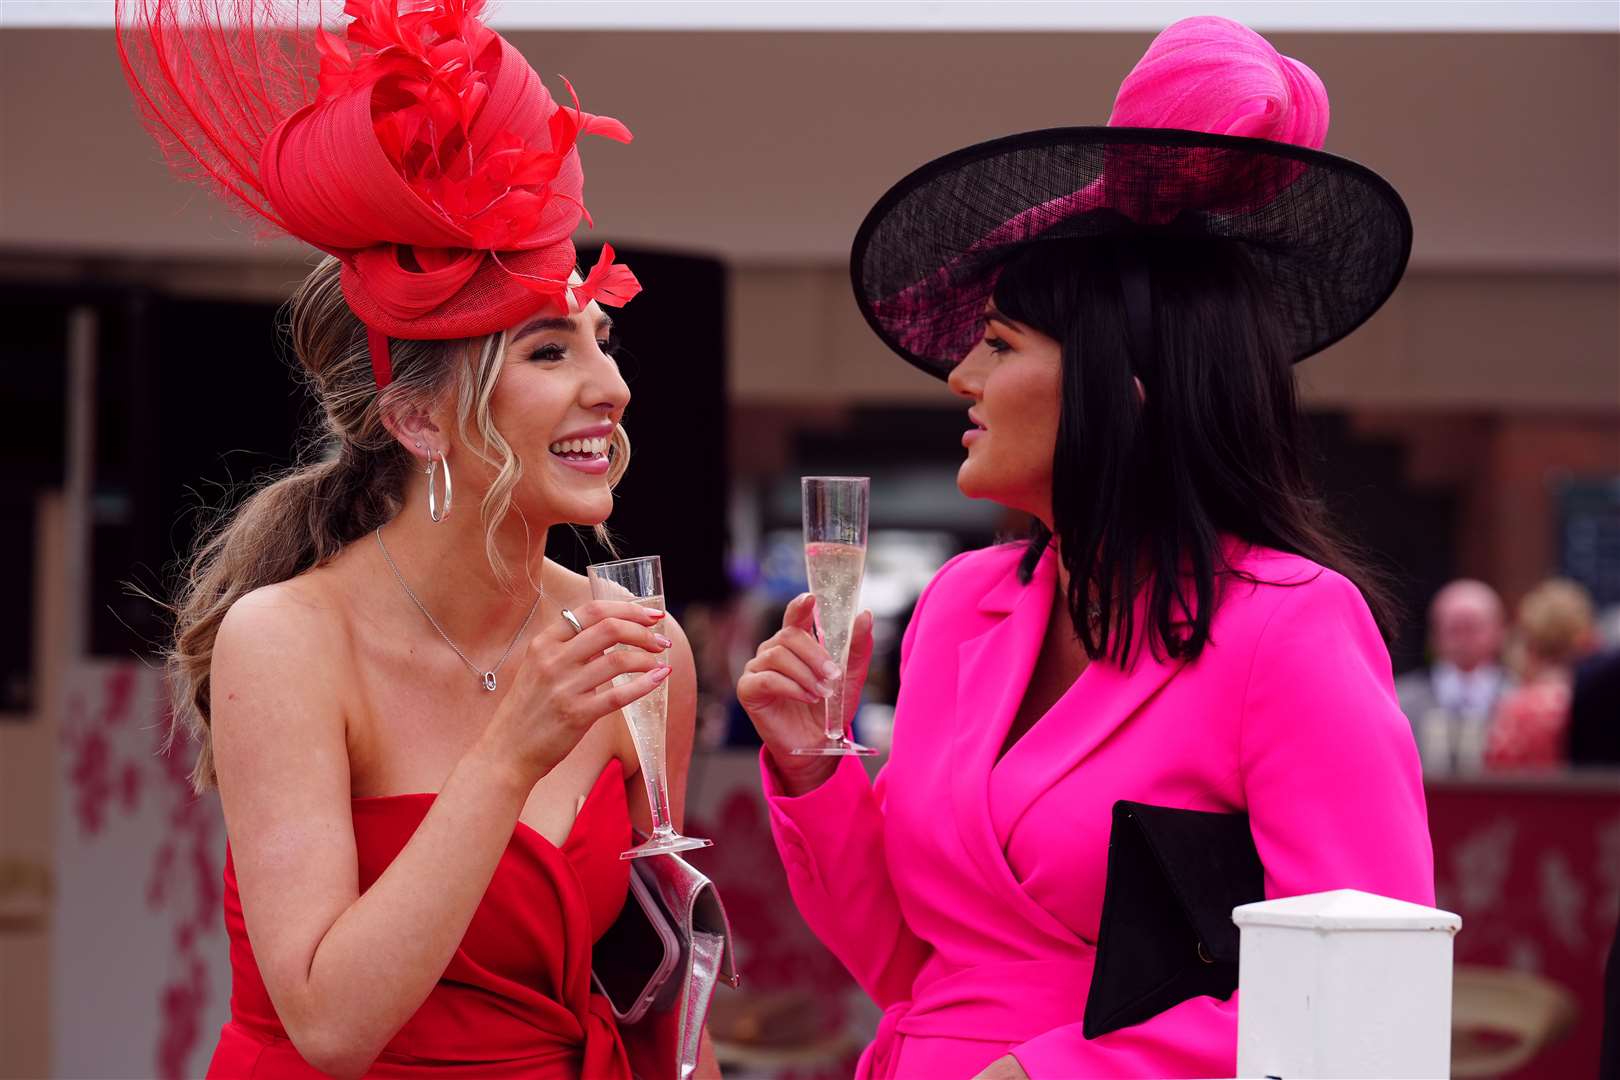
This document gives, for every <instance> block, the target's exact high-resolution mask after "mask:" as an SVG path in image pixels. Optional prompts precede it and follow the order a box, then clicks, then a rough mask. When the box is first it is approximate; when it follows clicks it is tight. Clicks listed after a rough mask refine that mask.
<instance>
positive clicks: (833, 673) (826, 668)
mask: <svg viewBox="0 0 1620 1080" xmlns="http://www.w3.org/2000/svg"><path fill="white" fill-rule="evenodd" d="M821 673H822V674H823V675H825V676H827V678H829V679H836V678H838V665H837V664H835V663H833V662H832V661H831V660H829V661H827V662H826V663H825V664H822V665H821Z"/></svg>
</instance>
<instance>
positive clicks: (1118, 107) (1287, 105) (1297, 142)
mask: <svg viewBox="0 0 1620 1080" xmlns="http://www.w3.org/2000/svg"><path fill="white" fill-rule="evenodd" d="M1108 126H1109V127H1150V128H1181V129H1183V130H1186V131H1205V132H1209V133H1211V134H1215V135H1243V136H1247V137H1249V138H1255V139H1271V140H1273V141H1274V142H1284V143H1291V144H1293V145H1294V146H1305V147H1309V148H1311V149H1312V150H1320V149H1321V148H1322V143H1323V141H1324V140H1325V139H1326V138H1327V129H1328V96H1327V89H1326V88H1325V87H1324V86H1323V85H1322V80H1321V79H1319V78H1317V76H1316V72H1314V71H1312V70H1311V69H1310V68H1308V67H1306V66H1305V65H1304V64H1302V63H1300V62H1299V61H1298V60H1295V59H1293V58H1291V57H1287V56H1284V55H1282V54H1281V53H1279V52H1278V51H1277V50H1276V49H1274V48H1272V46H1271V43H1270V42H1269V41H1267V40H1266V39H1265V38H1263V37H1261V36H1260V35H1259V34H1257V33H1255V32H1254V31H1253V30H1250V29H1249V28H1248V27H1247V26H1244V25H1243V24H1242V23H1237V22H1233V21H1232V20H1231V19H1222V18H1219V17H1217V16H1214V15H1200V16H1197V17H1195V18H1191V19H1182V20H1181V21H1180V22H1178V23H1175V24H1173V25H1171V26H1169V27H1166V28H1165V30H1164V31H1163V32H1162V33H1161V34H1159V36H1158V37H1156V38H1154V39H1153V44H1151V45H1149V46H1148V50H1147V52H1146V53H1145V54H1144V55H1143V56H1142V59H1141V60H1139V61H1137V64H1136V66H1135V67H1134V68H1132V69H1131V73H1130V74H1129V75H1127V76H1126V77H1125V81H1124V82H1123V83H1122V84H1120V88H1119V95H1118V96H1117V97H1115V99H1114V111H1113V113H1112V115H1110V116H1109V117H1108Z"/></svg>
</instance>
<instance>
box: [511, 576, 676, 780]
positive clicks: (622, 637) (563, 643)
mask: <svg viewBox="0 0 1620 1080" xmlns="http://www.w3.org/2000/svg"><path fill="white" fill-rule="evenodd" d="M573 613H574V617H575V618H577V619H578V620H579V624H580V626H581V628H582V629H580V630H578V631H576V630H575V629H574V628H573V626H572V625H571V624H569V623H568V621H567V620H565V619H563V618H562V617H560V616H553V621H552V623H551V625H549V626H547V627H546V629H544V630H542V631H541V632H540V633H538V634H536V635H535V636H534V637H532V638H530V639H529V644H528V646H527V647H526V648H525V649H524V651H523V653H522V655H521V657H520V660H519V663H518V668H517V671H516V672H515V673H514V675H513V678H512V683H511V689H510V690H508V691H507V693H506V697H505V699H504V700H502V701H501V704H500V706H499V708H497V709H496V710H495V716H494V717H493V718H492V719H491V720H490V723H489V726H488V727H487V728H486V729H485V730H484V734H483V737H482V744H483V748H484V749H485V750H486V751H487V752H489V753H491V754H493V755H494V756H495V757H496V758H497V759H498V760H500V761H501V762H504V763H506V764H508V765H510V766H511V767H513V768H515V769H516V770H517V771H518V776H519V779H520V780H521V781H523V782H524V783H526V784H527V785H528V786H530V787H532V786H533V785H534V784H535V782H536V781H538V780H539V779H540V778H541V777H542V776H545V775H546V774H547V773H548V772H550V771H551V770H552V769H553V768H554V767H555V766H556V765H557V763H558V762H560V761H562V760H563V759H564V758H565V757H567V756H568V755H569V754H570V753H571V752H572V751H573V749H574V747H575V746H577V745H579V741H580V739H582V738H584V737H585V733H586V732H588V731H589V730H590V729H591V727H592V726H593V725H594V724H595V723H596V722H597V721H598V720H600V719H601V718H602V717H604V716H608V715H610V714H612V713H615V712H618V711H619V710H620V709H622V708H624V707H625V706H626V705H628V704H630V703H631V702H632V701H636V700H638V699H640V698H642V697H645V696H646V695H647V694H650V693H651V692H652V691H653V690H654V689H656V688H657V687H658V686H659V684H660V683H662V682H663V681H664V680H665V679H667V678H668V677H669V673H670V669H669V667H668V666H667V665H666V664H665V663H664V662H663V660H662V654H663V652H664V650H666V649H668V648H669V645H670V642H669V639H668V638H665V637H663V636H662V635H661V634H658V633H657V632H656V631H655V630H654V629H653V627H654V625H655V624H657V623H658V621H659V620H660V619H662V618H663V617H664V612H663V611H662V610H661V609H656V608H649V607H644V606H642V605H641V604H637V603H634V602H628V601H613V600H592V601H591V602H590V603H587V604H583V605H581V606H580V607H578V608H574V609H573ZM615 645H628V646H632V647H631V648H626V649H616V648H614V646H615ZM610 650H611V651H610ZM636 673H640V674H639V677H637V678H633V679H626V680H625V681H624V682H623V683H622V684H619V685H615V684H614V679H615V678H616V677H617V676H620V675H628V674H636Z"/></svg>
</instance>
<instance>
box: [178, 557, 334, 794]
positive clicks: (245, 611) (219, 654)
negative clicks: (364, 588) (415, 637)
mask: <svg viewBox="0 0 1620 1080" xmlns="http://www.w3.org/2000/svg"><path fill="white" fill-rule="evenodd" d="M334 584H335V583H334V582H332V581H329V580H327V579H326V578H325V577H324V576H322V575H321V574H320V572H314V573H310V574H305V575H301V576H299V577H296V578H293V579H291V580H289V581H282V582H277V583H276V584H273V585H266V586H264V587H262V588H259V589H254V590H253V591H252V592H249V593H246V594H244V595H243V596H242V597H240V598H239V599H238V600H237V601H236V602H235V603H234V604H232V605H231V607H230V610H229V611H227V612H226V613H225V617H224V619H223V620H222V621H221V623H220V627H219V632H218V634H217V635H216V636H215V638H214V653H213V658H212V661H211V663H210V667H209V698H210V713H211V715H210V723H211V727H212V729H213V735H214V742H215V752H216V758H217V759H218V760H219V766H220V768H221V770H222V771H225V770H228V769H229V768H230V765H231V764H232V760H233V758H234V757H235V756H236V754H235V751H237V750H239V749H240V750H247V751H248V752H249V754H250V755H251V756H254V757H257V756H258V752H259V750H260V749H261V746H260V744H261V741H262V740H265V739H287V738H289V737H292V738H297V739H311V738H320V739H321V740H322V741H326V740H332V739H335V740H336V741H337V742H338V743H339V744H341V743H342V741H343V738H344V727H343V717H344V715H345V700H346V694H347V693H348V690H347V686H348V684H347V682H346V681H345V680H344V679H343V678H342V677H341V674H342V669H343V665H344V662H345V659H346V658H347V657H348V656H349V652H350V650H349V644H348V630H347V618H346V616H345V611H344V605H343V604H342V602H341V599H340V594H339V593H338V591H337V589H336V588H335V587H334Z"/></svg>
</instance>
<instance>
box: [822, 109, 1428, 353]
mask: <svg viewBox="0 0 1620 1080" xmlns="http://www.w3.org/2000/svg"><path fill="white" fill-rule="evenodd" d="M1140 233H1154V234H1158V235H1164V234H1173V235H1174V234H1181V235H1188V236H1198V237H1213V238H1219V239H1224V240H1228V241H1232V242H1235V243H1238V244H1241V245H1242V246H1243V247H1244V248H1245V250H1246V251H1247V252H1248V254H1249V256H1250V258H1251V261H1252V262H1253V264H1254V266H1255V269H1256V271H1257V272H1258V274H1259V276H1260V278H1261V280H1262V281H1264V283H1265V285H1266V288H1267V290H1268V292H1269V294H1270V297H1271V301H1272V304H1273V307H1274V310H1275V313H1276V315H1277V317H1278V320H1279V323H1280V324H1281V326H1282V329H1283V333H1284V336H1285V339H1286V341H1287V344H1288V348H1289V351H1290V354H1291V356H1292V358H1293V359H1294V360H1295V361H1296V362H1297V361H1299V360H1302V359H1304V358H1305V357H1307V356H1311V355H1313V354H1315V353H1317V352H1320V351H1321V350H1323V349H1325V348H1327V347H1328V346H1329V345H1332V344H1333V343H1334V342H1336V341H1338V340H1340V339H1341V338H1343V337H1344V336H1345V335H1346V334H1349V333H1350V332H1351V331H1352V330H1354V329H1355V328H1356V327H1358V326H1360V325H1361V324H1362V323H1363V322H1365V321H1366V320H1367V319H1368V318H1370V317H1371V316H1372V314H1373V313H1374V312H1375V311H1377V310H1378V308H1379V307H1380V306H1382V305H1383V303H1384V301H1385V300H1387V299H1388V298H1389V296H1390V294H1391V293H1393V292H1394V290H1395V286H1396V285H1397V284H1398V283H1399V282H1400V279H1401V275H1402V274H1403V273H1404V272H1405V269H1406V263H1407V259H1408V257H1409V256H1410V254H1411V250H1412V219H1411V215H1410V214H1409V213H1408V212H1407V209H1406V205H1405V203H1403V202H1402V201H1401V197H1400V195H1399V194H1397V193H1396V191H1395V189H1394V188H1393V187H1391V186H1390V184H1389V183H1388V182H1387V181H1385V180H1384V179H1383V178H1382V177H1380V176H1379V175H1378V174H1377V173H1374V172H1373V171H1372V170H1370V169H1368V168H1366V167H1365V166H1362V165H1359V164H1357V163H1356V162H1353V161H1349V160H1347V159H1345V158H1341V157H1337V156H1335V155H1333V154H1328V153H1325V152H1323V151H1320V150H1310V149H1306V148H1303V147H1298V146H1292V145H1288V144H1286V143H1278V142H1271V141H1269V140H1265V139H1250V138H1243V137H1239V136H1232V135H1211V134H1208V133H1205V132H1195V131H1182V130H1177V129H1168V128H1113V127H1070V128H1049V129H1045V130H1041V131H1030V132H1024V133H1022V134H1018V135H1011V136H1008V137H1006V138H1001V139H995V140H992V141H990V142H984V143H979V144H976V145H974V146H969V147H965V148H964V149H961V150H957V151H955V152H953V153H950V154H947V155H945V156H944V157H941V158H937V159H935V160H934V161H931V162H929V163H928V164H926V165H924V166H922V167H921V168H919V169H917V170H915V171H914V172H912V173H911V174H910V175H908V176H907V177H905V178H904V179H903V180H901V181H900V182H899V183H897V184H895V185H894V187H892V188H890V189H889V191H888V192H887V193H885V194H884V196H883V197H882V198H880V199H879V200H878V201H877V203H876V205H874V206H873V207H872V209H871V211H870V212H869V213H868V214H867V216H866V219H865V220H864V221H863V222H862V223H861V227H860V229H859V230H858V231H857V232H856V234H855V243H854V246H853V249H852V250H851V252H850V276H851V280H852V282H853V284H854V287H855V299H856V303H857V304H858V305H859V306H860V310H861V314H862V315H863V316H864V317H865V318H866V321H867V322H868V323H869V324H870V325H871V327H872V329H873V330H874V331H876V332H877V335H878V337H880V338H881V339H882V340H883V342H884V344H886V345H888V346H889V348H891V349H893V350H894V351H895V352H896V353H898V354H899V355H900V356H902V357H903V358H905V359H906V360H907V361H909V362H910V363H912V364H915V365H916V366H917V367H919V368H921V369H922V370H924V371H926V372H928V373H929V374H930V375H934V376H936V377H939V378H944V377H945V376H946V375H947V374H948V373H949V372H950V370H951V368H952V367H954V366H955V365H956V363H957V362H959V361H960V360H961V359H962V357H963V356H965V355H966V353H967V351H968V350H969V349H971V348H972V346H973V344H974V342H975V341H976V340H977V339H978V336H979V333H980V327H981V325H982V324H981V315H982V312H983V310H984V304H985V301H986V300H988V299H989V297H990V295H991V292H992V290H993V289H994V285H995V277H996V273H997V271H998V269H999V267H1000V266H1001V265H1004V264H1005V262H1006V260H1007V259H1008V258H1009V257H1010V256H1011V255H1012V254H1013V253H1014V252H1016V251H1017V250H1019V249H1021V248H1023V247H1025V246H1027V245H1028V244H1031V243H1040V242H1044V241H1049V240H1054V239H1065V240H1067V239H1082V238H1088V237H1111V236H1128V235H1131V234H1140Z"/></svg>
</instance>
